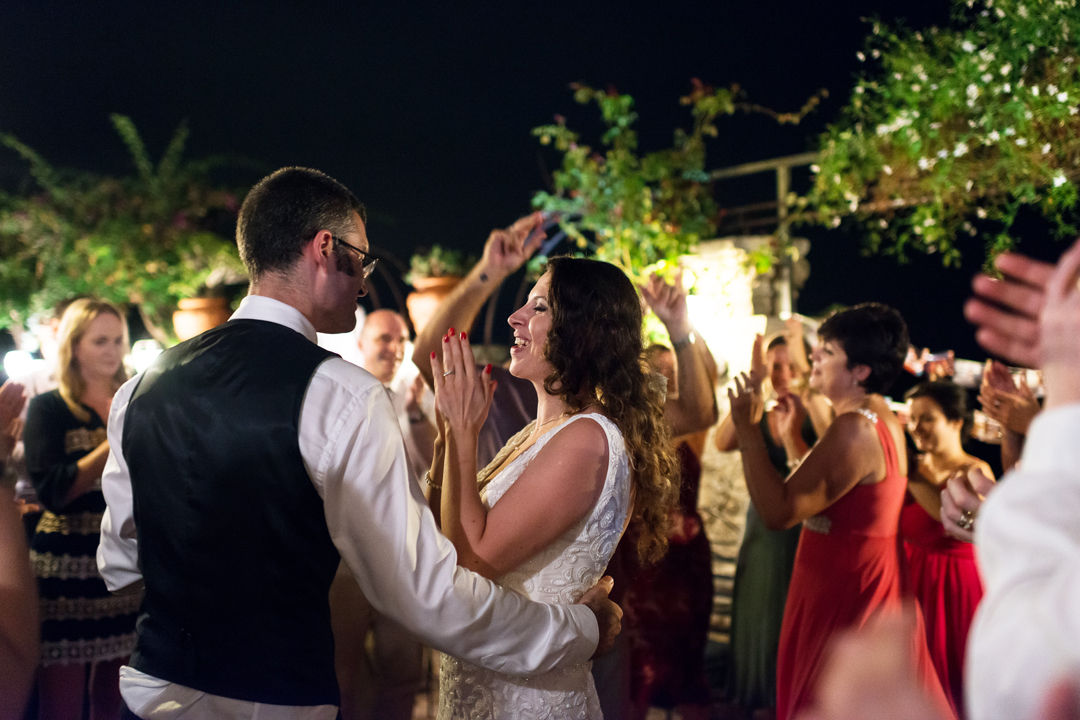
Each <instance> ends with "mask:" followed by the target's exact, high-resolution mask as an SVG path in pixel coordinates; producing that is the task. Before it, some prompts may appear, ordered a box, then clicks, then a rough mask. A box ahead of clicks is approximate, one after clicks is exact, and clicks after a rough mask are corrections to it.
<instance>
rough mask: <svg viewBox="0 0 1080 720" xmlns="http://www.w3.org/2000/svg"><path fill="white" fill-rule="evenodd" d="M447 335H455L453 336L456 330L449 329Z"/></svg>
mask: <svg viewBox="0 0 1080 720" xmlns="http://www.w3.org/2000/svg"><path fill="white" fill-rule="evenodd" d="M446 334H447V335H453V334H454V328H450V329H449V330H448V331H447V332H446Z"/></svg>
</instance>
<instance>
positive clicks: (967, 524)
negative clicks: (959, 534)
mask: <svg viewBox="0 0 1080 720" xmlns="http://www.w3.org/2000/svg"><path fill="white" fill-rule="evenodd" d="M956 525H957V527H959V528H960V529H961V530H968V531H970V530H971V529H972V528H974V527H975V513H973V512H971V511H970V510H964V511H963V512H961V513H960V517H959V519H958V520H957V521H956Z"/></svg>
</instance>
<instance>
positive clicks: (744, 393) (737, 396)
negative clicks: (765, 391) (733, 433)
mask: <svg viewBox="0 0 1080 720" xmlns="http://www.w3.org/2000/svg"><path fill="white" fill-rule="evenodd" d="M728 402H730V403H731V421H732V422H733V423H735V427H748V426H750V425H757V424H758V423H759V422H761V417H762V415H764V414H765V401H764V399H763V398H762V397H761V387H760V386H758V387H756V388H755V387H754V385H753V384H752V383H751V382H750V376H749V375H747V374H746V373H742V374H741V375H739V376H738V377H736V378H735V383H734V385H733V386H732V387H730V388H728Z"/></svg>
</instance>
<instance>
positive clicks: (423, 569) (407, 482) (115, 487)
mask: <svg viewBox="0 0 1080 720" xmlns="http://www.w3.org/2000/svg"><path fill="white" fill-rule="evenodd" d="M233 318H238V319H239V318H244V319H255V320H267V321H270V322H276V323H279V324H281V325H284V326H286V327H289V328H291V329H293V330H295V331H296V332H299V333H301V334H303V335H304V336H305V337H307V338H308V339H309V340H311V341H312V342H315V337H316V335H315V329H314V327H312V325H311V323H310V322H308V320H307V319H306V318H305V317H304V316H303V315H302V314H301V313H300V312H299V311H297V310H296V309H295V308H293V307H291V306H289V305H286V304H284V303H281V302H278V301H276V300H273V299H270V298H267V297H260V296H254V295H249V296H248V297H246V298H245V299H244V301H243V302H242V303H241V304H240V307H239V308H238V309H237V311H236V313H234V315H233ZM137 382H138V378H137V377H136V378H133V379H132V380H130V381H128V382H127V383H126V384H124V386H123V387H121V388H120V390H119V391H118V392H117V394H116V397H115V398H114V400H113V404H112V411H111V413H110V415H109V427H108V433H109V444H110V448H111V449H110V452H109V459H108V462H107V463H106V466H105V471H104V473H103V475H102V492H103V493H104V494H105V500H106V503H107V504H108V508H107V510H106V511H105V516H104V518H103V519H102V523H101V544H100V546H99V547H98V567H99V568H100V570H101V575H102V577H103V578H104V579H105V583H106V585H108V587H109V589H110V590H113V591H117V590H120V589H122V588H124V587H127V586H129V585H131V584H132V583H135V582H138V581H140V580H141V579H142V576H141V573H140V572H139V569H138V545H137V541H136V532H135V519H134V517H133V509H132V492H131V481H130V478H129V476H128V468H127V463H126V461H125V459H124V456H123V452H122V450H123V445H122V441H121V438H122V437H123V427H124V415H125V412H126V410H127V405H128V401H129V400H130V398H131V394H132V391H133V389H134V387H135V385H136V383H137ZM299 444H300V453H301V456H302V458H303V461H304V465H305V467H306V468H307V471H308V475H309V477H310V478H311V482H312V484H313V485H314V486H315V489H316V490H317V491H318V493H319V495H320V496H321V497H322V499H323V507H324V511H325V513H326V524H327V527H328V528H329V530H330V537H331V538H332V539H333V541H334V545H335V546H336V547H337V549H338V551H339V552H340V553H341V557H342V559H343V560H344V561H345V562H346V563H347V564H348V566H349V569H350V570H351V571H352V574H353V575H354V576H355V578H356V580H357V582H358V584H359V585H360V588H361V590H362V591H363V593H364V596H365V597H367V598H368V600H369V601H370V602H371V604H372V606H373V607H375V609H376V610H378V611H379V612H382V613H383V614H385V615H387V616H388V617H390V618H392V619H394V620H396V621H397V622H399V623H401V624H402V625H404V626H405V627H407V628H408V629H410V630H411V631H412V632H413V633H415V634H416V636H417V637H418V638H419V639H421V640H423V641H424V642H425V643H426V644H428V645H430V646H432V647H434V648H436V649H438V650H441V651H442V652H445V653H448V654H450V655H454V656H456V657H460V658H463V659H465V660H468V661H469V662H473V663H476V664H479V665H482V666H484V667H488V668H490V669H492V670H496V671H498V672H503V673H508V674H518V675H527V674H529V673H533V672H545V671H547V670H550V669H551V668H553V667H555V666H556V665H571V664H575V663H580V662H584V661H585V660H587V659H588V658H589V657H590V656H591V655H592V654H593V652H594V651H595V649H596V644H597V641H598V630H597V625H596V620H595V617H594V616H593V613H592V611H591V610H589V609H588V608H586V607H585V606H583V605H544V604H540V603H534V602H530V601H528V600H526V599H525V598H523V597H522V596H520V595H517V594H515V593H513V592H510V591H506V590H503V589H501V588H499V587H498V586H497V585H495V584H494V583H493V582H491V581H490V580H487V579H485V578H483V577H480V576H479V575H476V574H474V573H471V572H469V571H467V570H464V569H462V568H459V567H457V554H456V553H455V551H454V547H453V545H452V544H451V543H450V541H448V540H447V539H446V538H445V537H444V536H443V535H442V534H441V533H440V532H439V529H438V527H436V525H435V520H434V518H433V516H432V514H431V511H430V509H429V508H428V506H427V503H426V502H425V500H424V497H423V494H422V493H421V491H420V488H419V485H417V483H416V482H414V481H412V480H411V479H410V478H409V475H408V470H407V463H406V458H405V451H404V448H403V446H402V438H401V432H400V430H399V428H398V423H397V420H396V418H395V417H394V411H393V408H392V407H391V404H390V401H389V399H388V397H387V393H386V391H385V390H384V388H383V386H382V385H381V384H380V383H379V382H378V381H377V380H376V379H375V378H374V376H372V375H371V374H370V373H368V372H367V371H365V370H363V369H361V368H359V367H357V366H356V365H353V364H351V363H349V362H346V361H345V360H342V359H340V358H330V359H328V360H326V361H324V362H323V363H322V364H320V365H319V367H318V368H317V369H316V371H315V374H314V375H313V376H312V378H311V382H310V384H309V386H308V389H307V392H306V394H305V395H304V401H303V405H302V406H301V409H300V423H299ZM267 631H268V632H273V629H272V628H268V629H267ZM120 691H121V694H122V695H123V697H124V700H125V702H127V704H128V707H129V708H130V709H131V710H132V711H133V712H134V713H135V714H137V715H139V716H140V717H144V718H158V717H161V718H179V717H183V718H261V719H267V718H275V719H276V718H279V717H280V718H311V719H312V720H314V719H315V718H324V717H325V718H333V717H334V716H335V713H336V709H335V708H333V707H330V706H318V707H307V708H295V707H284V706H274V705H265V704H261V703H252V702H247V701H240V700H234V699H231V698H220V697H215V696H211V695H208V694H206V693H202V692H199V691H197V690H193V689H191V688H185V687H183V686H179V685H176V684H173V683H169V682H166V681H164V680H160V679H158V678H153V677H151V676H148V675H146V674H145V673H141V672H139V671H137V670H135V669H134V668H124V669H123V671H122V673H121V680H120Z"/></svg>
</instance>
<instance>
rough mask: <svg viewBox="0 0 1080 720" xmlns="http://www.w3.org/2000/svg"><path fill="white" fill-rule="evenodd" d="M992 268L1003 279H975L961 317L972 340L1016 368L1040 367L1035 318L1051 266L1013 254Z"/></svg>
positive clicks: (982, 277) (1051, 270)
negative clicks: (972, 328)
mask: <svg viewBox="0 0 1080 720" xmlns="http://www.w3.org/2000/svg"><path fill="white" fill-rule="evenodd" d="M1075 248H1076V246H1075V245H1074V246H1073V249H1075ZM994 265H995V266H996V267H997V269H998V270H1000V271H1001V272H1002V275H1003V277H1002V278H1001V279H1000V280H999V279H997V278H992V277H989V276H987V275H977V276H976V277H975V280H974V281H973V282H972V288H973V289H974V291H975V297H973V298H971V299H970V300H968V301H967V303H966V304H965V305H964V316H965V317H966V318H967V319H968V321H969V322H971V323H973V324H974V325H975V326H976V328H977V329H976V331H975V340H976V341H977V342H978V343H979V344H980V345H982V346H983V347H984V348H986V350H988V351H989V352H991V353H993V354H994V355H997V356H998V357H1001V358H1004V359H1006V360H1008V361H1009V362H1013V363H1016V364H1017V365H1023V366H1024V367H1030V368H1037V367H1040V366H1041V362H1042V349H1041V347H1040V343H1039V339H1040V335H1039V314H1040V313H1041V312H1042V309H1043V306H1044V304H1045V302H1046V284H1047V283H1048V282H1049V281H1050V276H1051V275H1052V274H1053V272H1054V266H1053V265H1050V264H1048V263H1044V262H1039V261H1038V260H1032V259H1031V258H1029V257H1025V256H1023V255H1018V254H1016V253H1003V254H1001V255H999V256H998V257H997V259H996V260H995V261H994Z"/></svg>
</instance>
